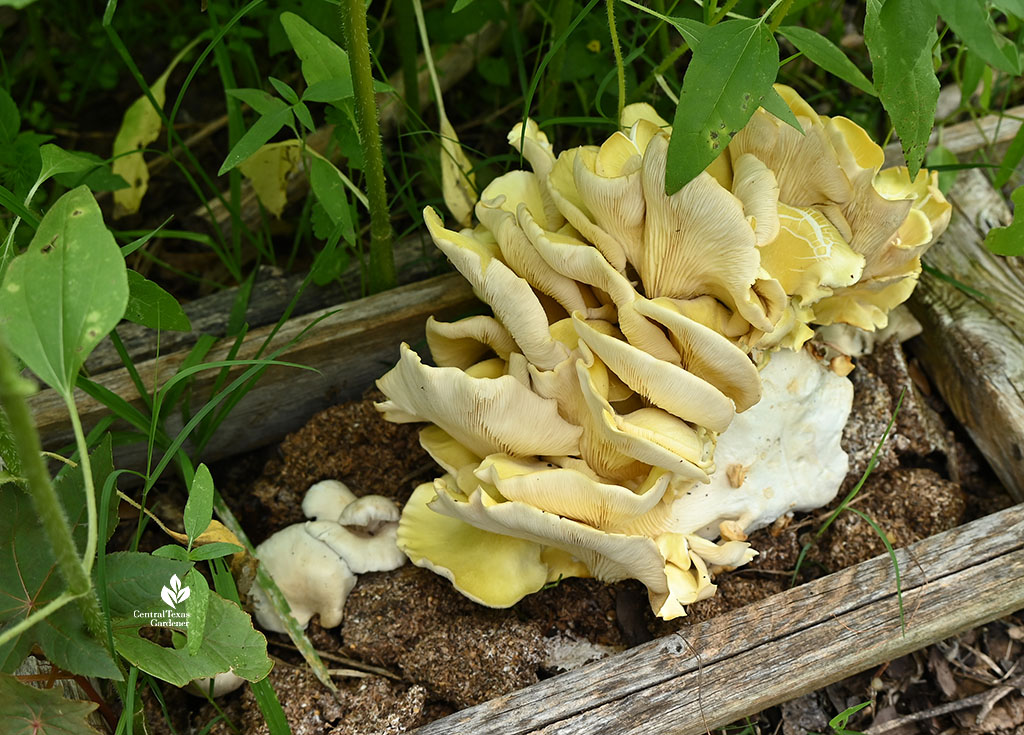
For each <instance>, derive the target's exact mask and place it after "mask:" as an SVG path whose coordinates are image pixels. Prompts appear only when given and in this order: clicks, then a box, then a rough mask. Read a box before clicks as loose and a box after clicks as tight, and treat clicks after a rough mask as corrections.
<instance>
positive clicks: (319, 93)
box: [302, 79, 352, 102]
mask: <svg viewBox="0 0 1024 735" xmlns="http://www.w3.org/2000/svg"><path fill="white" fill-rule="evenodd" d="M351 96H352V82H346V81H344V80H342V79H323V80H321V81H319V82H317V83H316V84H310V85H309V86H308V87H306V91H305V92H303V93H302V99H303V100H304V101H306V102H338V101H339V100H343V99H345V98H346V97H351Z"/></svg>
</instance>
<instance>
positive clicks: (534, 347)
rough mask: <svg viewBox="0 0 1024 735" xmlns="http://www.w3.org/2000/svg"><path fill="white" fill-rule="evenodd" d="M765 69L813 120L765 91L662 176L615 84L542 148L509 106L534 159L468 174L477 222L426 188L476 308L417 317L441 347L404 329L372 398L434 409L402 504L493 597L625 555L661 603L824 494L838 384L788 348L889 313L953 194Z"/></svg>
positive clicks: (461, 574)
mask: <svg viewBox="0 0 1024 735" xmlns="http://www.w3.org/2000/svg"><path fill="white" fill-rule="evenodd" d="M778 90H779V92H780V94H782V95H783V98H784V99H785V100H786V101H787V103H788V104H789V105H790V107H791V109H792V110H793V112H794V113H795V114H796V116H797V118H798V120H799V121H800V122H801V124H802V125H803V127H804V131H805V134H804V135H803V136H801V135H800V134H799V133H798V132H797V131H795V130H792V129H791V128H788V127H787V126H786V125H785V124H783V123H782V122H781V121H779V120H777V119H776V118H774V117H773V116H771V115H769V114H768V113H766V112H764V111H758V113H757V114H756V115H755V118H754V119H753V120H752V121H751V124H750V126H749V132H748V130H747V129H745V130H744V131H741V132H740V134H738V135H737V136H736V137H735V138H734V140H733V142H732V143H731V144H730V146H729V147H728V148H727V150H726V153H725V154H723V155H722V156H720V157H719V158H718V160H717V161H716V162H715V163H714V164H712V165H711V166H710V167H709V168H708V170H707V171H705V172H704V173H701V174H700V175H699V176H698V177H697V178H696V179H694V180H693V181H691V182H690V183H689V184H687V185H686V186H684V187H683V188H682V189H681V190H680V191H678V192H676V193H675V194H672V195H667V194H666V193H665V168H666V155H667V150H668V138H669V135H671V129H670V128H669V127H668V125H667V123H666V122H665V121H664V120H663V119H661V118H660V117H658V116H657V114H656V113H655V112H654V110H653V109H652V108H650V107H649V106H647V105H631V106H629V107H627V108H626V110H625V112H624V118H623V121H622V130H621V131H620V132H616V133H615V134H613V135H612V136H611V137H610V138H608V139H607V140H606V141H605V142H604V143H603V144H602V145H600V146H583V147H579V148H575V149H571V150H567V151H563V152H562V153H561V154H559V155H558V156H556V155H555V153H554V151H553V149H552V146H551V144H550V143H549V141H548V139H547V138H546V136H545V135H544V133H543V132H541V131H540V129H539V128H538V126H537V125H536V124H535V123H533V122H532V121H528V122H527V123H526V124H525V125H518V126H516V128H515V129H513V130H512V132H511V133H510V134H509V141H510V143H511V144H512V145H513V146H514V147H515V148H517V149H518V150H520V151H521V153H522V155H523V156H524V157H525V158H526V159H527V161H528V162H529V164H530V166H531V168H532V171H513V172H511V173H508V174H505V175H504V176H501V177H500V178H498V179H496V180H495V181H494V182H492V183H491V184H490V185H489V186H488V187H487V188H486V189H484V191H483V192H482V194H481V197H480V201H479V203H478V204H477V206H476V216H477V219H478V220H479V225H477V226H476V227H475V228H471V229H469V228H467V229H463V230H461V231H458V232H456V231H454V230H449V229H446V228H445V227H444V225H443V224H442V221H441V218H440V217H439V216H438V215H437V213H435V212H434V211H433V210H432V209H430V208H427V209H426V210H425V211H424V220H425V222H426V225H427V228H428V229H429V231H430V234H431V236H432V238H433V240H434V242H435V243H436V244H437V246H438V247H439V248H441V250H443V251H444V253H445V254H446V255H447V256H448V258H449V260H451V262H452V263H453V264H454V265H455V267H456V268H457V269H458V270H459V272H460V273H461V274H462V275H463V276H464V277H465V278H466V279H468V280H469V281H470V283H471V284H472V285H473V288H474V292H475V293H476V295H477V296H478V297H479V298H480V299H481V300H482V301H484V302H485V303H487V304H488V305H489V306H490V307H491V309H492V311H493V316H473V317H469V318H466V319H462V320H459V321H456V322H454V323H442V322H438V321H435V320H433V319H431V320H430V321H429V322H428V324H427V343H428V346H429V348H430V352H431V355H432V357H433V361H434V363H435V365H436V366H430V365H427V364H425V363H424V362H423V361H422V360H421V358H420V356H419V355H417V354H416V353H415V352H414V351H413V350H411V349H410V348H409V347H408V345H402V348H401V357H400V360H399V362H398V364H397V365H396V366H395V368H393V369H392V370H391V371H390V372H388V373H387V374H386V375H384V376H383V377H382V378H381V379H380V380H379V381H378V386H379V387H380V389H381V390H382V391H383V392H384V393H385V395H386V396H387V398H388V400H387V401H384V402H382V403H380V404H378V408H379V409H380V410H381V411H382V413H383V414H384V416H385V418H387V419H388V420H390V421H396V422H427V423H428V424H429V425H428V426H427V427H425V428H424V429H423V430H422V431H421V433H420V441H421V444H422V445H423V447H424V448H425V449H426V450H427V452H428V453H429V454H430V455H431V456H432V457H433V458H434V460H435V461H436V462H437V463H438V464H439V465H440V466H441V467H442V468H443V470H444V473H445V474H444V475H443V476H441V477H439V478H438V479H436V480H434V481H433V482H432V483H426V484H423V485H421V486H420V487H419V488H417V490H416V491H415V492H414V494H413V496H412V498H411V499H410V501H409V503H408V504H407V506H406V507H405V509H404V510H403V512H402V517H401V522H400V524H399V528H398V545H399V547H400V548H401V549H402V550H403V551H404V552H405V553H406V554H407V555H408V556H409V558H410V559H411V560H412V561H413V563H415V564H417V565H420V566H424V567H427V568H429V569H432V570H434V571H435V572H437V573H438V574H441V575H443V576H445V577H447V578H448V579H450V580H451V581H452V582H453V584H454V585H455V586H456V587H457V588H458V589H459V590H460V591H461V592H462V593H463V594H465V595H467V596H468V597H470V598H472V599H474V600H477V601H478V602H481V603H483V604H485V605H490V606H497V607H504V606H508V605H511V604H514V603H515V602H516V601H518V600H519V599H521V598H522V597H523V596H524V595H526V594H529V593H532V592H535V591H537V590H538V589H540V588H541V587H542V586H544V585H545V584H546V583H548V582H551V581H554V580H557V579H560V578H563V577H569V576H594V577H597V578H599V579H602V580H605V581H616V580H619V579H624V578H634V579H638V580H640V581H641V582H643V583H644V585H646V587H647V589H648V593H649V597H650V602H651V605H652V608H653V609H654V611H655V612H656V613H657V614H658V615H659V616H661V617H663V618H666V619H667V618H672V617H676V616H678V615H682V614H684V607H685V606H686V605H688V604H690V603H692V602H694V601H696V600H700V599H703V598H706V597H708V596H710V595H712V594H714V591H715V586H714V584H713V583H712V581H711V578H712V574H713V573H714V572H715V571H716V570H718V569H721V568H725V567H735V566H739V565H741V564H745V563H746V562H748V561H749V560H750V559H751V558H752V557H753V556H754V554H755V552H754V551H753V550H752V549H751V548H750V547H749V544H747V543H745V541H744V540H743V539H745V538H746V536H745V534H746V532H748V531H750V530H751V529H753V528H756V527H760V526H762V525H765V524H766V523H770V522H771V521H773V520H774V519H775V518H776V517H778V516H779V515H781V514H782V513H785V512H787V511H789V510H792V509H797V508H800V509H806V508H809V507H816V506H818V505H821V504H824V503H827V502H828V501H829V500H831V498H832V497H833V496H834V495H835V492H836V491H837V489H838V486H839V483H840V482H841V481H842V479H843V476H844V475H845V470H846V458H845V454H843V452H842V450H841V448H840V447H839V436H840V434H841V432H842V427H843V425H844V424H845V421H846V416H847V414H848V412H849V408H850V402H851V400H852V387H851V385H850V383H849V381H848V380H846V379H845V378H842V377H839V376H837V375H835V374H833V373H830V372H829V371H828V370H827V369H826V368H824V367H822V366H821V365H819V364H818V362H817V361H815V360H814V359H813V358H811V357H810V356H809V355H807V354H806V353H797V352H794V350H799V348H800V347H801V346H802V345H803V344H804V342H806V341H807V340H808V339H809V338H810V337H811V336H812V334H813V331H812V327H811V326H810V325H814V324H830V323H834V322H836V323H839V322H842V323H852V324H855V325H857V326H860V327H863V328H866V329H873V328H875V327H880V326H884V323H885V315H886V313H887V311H888V310H889V309H890V308H892V307H893V306H895V305H896V304H897V303H899V302H901V301H903V300H904V299H906V297H907V296H908V295H909V293H910V290H912V288H913V283H914V281H916V278H917V274H918V272H919V271H920V260H919V256H920V253H921V251H922V250H923V248H924V247H926V245H927V244H928V242H930V241H931V239H932V238H933V237H934V236H936V235H937V234H938V233H939V232H940V231H941V230H942V229H943V228H944V226H945V222H946V220H947V219H948V215H949V205H948V204H947V203H946V202H945V200H944V199H943V198H942V195H941V194H940V193H939V191H938V189H937V188H936V186H935V178H934V176H930V175H929V174H928V173H927V172H922V174H921V175H920V176H919V177H918V178H917V180H916V181H914V182H911V181H910V180H909V178H908V177H907V175H906V171H905V170H900V169H890V170H887V171H882V172H881V173H879V172H878V168H879V166H880V165H881V149H880V148H879V147H878V146H877V145H875V144H874V143H872V142H871V141H870V139H869V138H868V136H867V135H866V134H865V133H864V131H863V130H861V129H860V128H858V127H857V126H856V125H854V124H853V123H852V122H850V121H849V120H845V119H843V118H833V119H831V120H829V119H828V118H824V117H821V116H818V115H817V114H815V113H814V111H813V110H811V109H810V107H809V106H807V104H806V103H805V102H804V101H803V100H802V99H800V98H799V96H797V95H796V93H795V92H793V91H792V90H790V89H788V88H785V87H781V86H780V87H778ZM769 350H774V351H775V352H769ZM759 368H763V370H764V372H763V373H762V372H760V371H759ZM770 376H771V377H770ZM794 376H796V377H794ZM762 377H764V380H762ZM798 378H799V379H798ZM762 396H765V397H764V399H763V400H762ZM759 401H762V406H763V407H765V408H763V409H762V411H761V412H759V413H752V415H753V416H755V418H754V419H752V420H751V421H747V422H745V426H744V428H737V429H736V430H735V431H734V430H733V429H730V428H729V427H730V424H731V423H733V419H734V417H735V416H736V414H737V413H742V412H744V411H747V410H748V409H752V407H757V408H761V406H758V402H759ZM796 404H798V405H796ZM780 406H785V407H787V408H780ZM757 408H755V409H754V411H755V412H756V411H757ZM783 432H786V433H783ZM734 433H735V434H736V440H735V441H730V439H729V438H730V437H731V436H732V435H733V434H734ZM759 434H764V439H763V440H761V439H758V436H759ZM720 435H721V436H722V438H721V439H719V436H720ZM718 443H721V444H722V447H723V449H725V448H726V447H729V448H728V452H727V454H729V464H728V466H724V465H723V464H722V463H720V462H716V444H718ZM798 444H799V446H797V445H798ZM819 457H820V458H822V459H821V460H819ZM730 491H733V492H730ZM716 539H718V540H716Z"/></svg>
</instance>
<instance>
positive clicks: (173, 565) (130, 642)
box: [107, 551, 273, 686]
mask: <svg viewBox="0 0 1024 735" xmlns="http://www.w3.org/2000/svg"><path fill="white" fill-rule="evenodd" d="M188 568H189V565H188V564H186V563H182V562H180V561H174V560H172V559H161V558H160V557H156V556H151V555H149V554H140V553H135V552H129V551H123V552H117V553H114V554H110V555H109V556H108V557H107V594H108V600H109V602H110V615H111V618H112V623H113V629H114V647H115V648H116V649H117V652H118V653H120V654H121V655H122V656H124V657H125V658H126V659H128V661H130V662H131V663H132V664H134V665H135V666H138V667H139V668H140V669H142V670H143V671H145V672H146V673H148V674H151V675H153V676H155V677H157V678H159V679H163V680H164V681H167V682H170V683H171V684H174V685H175V686H185V685H186V684H187V683H189V682H190V681H192V680H193V679H197V678H200V677H204V676H216V675H217V674H221V673H224V672H225V671H233V672H234V673H235V674H236V675H237V676H240V677H242V678H243V679H247V680H248V681H259V680H260V679H262V678H264V677H265V676H266V675H267V674H268V673H270V669H271V666H272V665H273V664H272V662H271V660H270V659H269V658H268V657H267V639H266V638H264V637H263V635H262V634H261V633H258V632H256V630H255V629H254V628H253V627H252V620H251V619H250V618H249V616H248V615H247V614H246V613H244V612H243V611H242V610H241V608H239V607H238V605H236V604H234V603H233V602H228V601H227V600H225V599H224V598H223V597H221V596H219V595H217V594H215V593H213V592H210V593H209V596H208V602H207V606H206V610H205V620H204V622H203V632H202V644H201V645H200V646H199V648H198V650H196V651H194V652H193V651H190V650H189V646H188V643H187V640H188V635H189V625H190V617H189V610H188V605H187V602H188V599H189V598H190V597H191V596H192V594H191V592H192V589H191V588H190V587H187V586H186V585H184V584H183V583H182V582H181V579H182V578H183V577H184V578H185V579H186V581H187V580H189V579H191V577H185V574H186V572H187V571H188ZM174 577H177V578H178V590H177V593H176V597H181V595H182V593H183V592H184V591H185V589H189V593H190V594H189V597H186V598H182V599H181V602H182V603H186V604H184V605H182V604H177V603H176V606H175V608H173V609H172V608H171V607H170V605H169V604H168V603H166V602H165V601H164V600H162V599H161V589H162V588H163V587H167V586H168V584H170V583H171V582H172V578H174ZM200 594H201V593H200ZM144 628H152V629H155V631H157V632H159V631H161V630H163V631H169V632H171V633H172V636H171V637H172V641H163V640H161V637H160V636H159V635H158V636H156V640H150V639H149V638H144V637H142V635H141V632H142V630H143V629H144ZM175 633H177V634H178V635H183V636H184V640H185V643H184V645H183V646H181V647H175V646H174V645H172V642H173V634H175ZM165 642H166V643H167V644H168V645H161V644H162V643H165Z"/></svg>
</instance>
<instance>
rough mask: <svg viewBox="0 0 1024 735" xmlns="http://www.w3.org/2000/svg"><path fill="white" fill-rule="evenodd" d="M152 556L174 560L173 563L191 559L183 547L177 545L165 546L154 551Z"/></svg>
mask: <svg viewBox="0 0 1024 735" xmlns="http://www.w3.org/2000/svg"><path fill="white" fill-rule="evenodd" d="M200 548H202V547H200ZM153 556H159V557H160V558H161V559H174V560H175V561H189V559H190V557H191V555H190V554H189V553H188V552H187V551H186V550H185V549H184V548H183V547H181V546H178V545H177V544H167V545H166V546H161V547H160V548H159V549H154V550H153Z"/></svg>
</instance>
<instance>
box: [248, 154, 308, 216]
mask: <svg viewBox="0 0 1024 735" xmlns="http://www.w3.org/2000/svg"><path fill="white" fill-rule="evenodd" d="M301 162H302V141H301V140H295V139H292V140H282V141H279V142H277V143H268V144H266V145H265V146H263V147H262V148H260V149H259V150H258V151H256V152H255V153H254V154H253V155H251V156H249V158H248V159H246V160H245V161H243V162H242V164H241V165H240V166H239V167H238V168H239V170H240V171H241V172H242V174H243V175H244V176H245V177H246V178H247V179H249V181H251V182H252V188H253V191H255V192H256V197H257V198H258V199H259V200H260V203H261V204H262V205H263V206H264V207H266V209H267V211H268V212H270V213H271V214H272V215H274V216H275V217H280V216H281V213H282V212H283V211H284V207H285V205H286V204H287V203H288V177H289V176H290V175H291V174H292V173H293V172H294V171H297V170H298V169H299V165H300V164H301Z"/></svg>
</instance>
